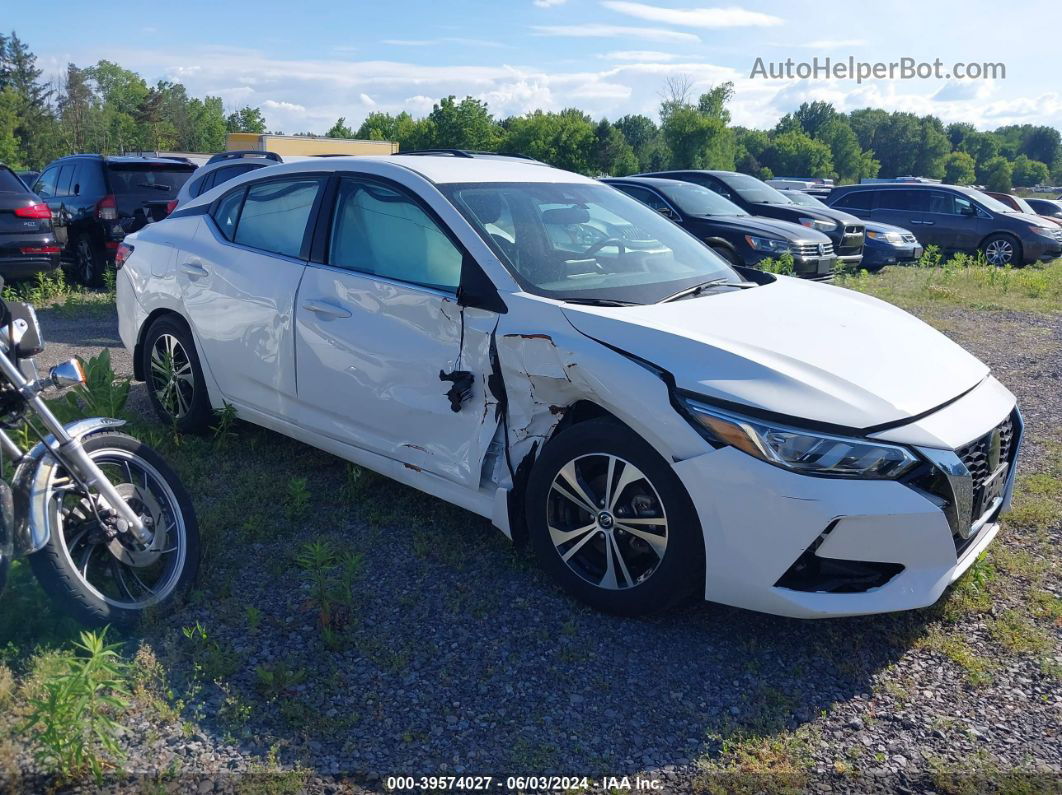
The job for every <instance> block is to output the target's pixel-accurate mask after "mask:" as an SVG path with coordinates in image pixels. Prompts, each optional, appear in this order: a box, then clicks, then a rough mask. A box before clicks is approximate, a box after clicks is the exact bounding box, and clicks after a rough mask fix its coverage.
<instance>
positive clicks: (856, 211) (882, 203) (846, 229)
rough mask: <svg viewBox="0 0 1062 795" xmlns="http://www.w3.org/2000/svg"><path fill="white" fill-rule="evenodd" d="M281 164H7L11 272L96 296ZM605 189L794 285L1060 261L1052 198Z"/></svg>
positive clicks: (688, 178) (273, 160) (690, 182)
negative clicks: (162, 226)
mask: <svg viewBox="0 0 1062 795" xmlns="http://www.w3.org/2000/svg"><path fill="white" fill-rule="evenodd" d="M414 154H417V153H414ZM420 154H425V155H440V156H451V157H452V156H458V157H465V156H471V157H492V156H494V157H496V155H491V154H490V153H481V152H467V151H464V150H426V151H424V152H422V153H420ZM300 159H301V158H300ZM280 162H282V158H281V157H280V156H279V155H277V154H275V153H272V152H260V151H236V152H222V153H220V154H217V155H214V156H213V157H211V158H210V160H209V161H208V162H207V163H206V164H205V165H203V166H200V167H198V168H197V167H196V166H195V164H193V163H191V162H190V161H187V160H183V159H175V158H165V157H142V156H103V155H71V156H68V157H63V158H60V159H58V160H56V161H54V162H53V163H51V164H49V165H48V166H47V167H46V168H45V169H44V171H42V172H39V173H38V172H23V173H21V174H15V173H14V172H12V171H11V170H10V169H8V168H6V167H0V235H2V237H0V274H2V275H3V276H4V277H5V278H6V279H8V280H11V279H18V278H24V277H28V276H32V275H33V274H34V273H36V272H38V271H41V270H49V269H54V268H56V267H58V265H59V264H60V261H63V262H64V263H65V265H66V267H67V269H68V271H69V273H70V274H71V276H72V277H73V278H74V279H76V280H77V281H80V282H82V283H84V284H87V285H90V286H99V285H100V284H102V281H103V275H104V273H105V271H106V269H107V267H108V266H109V265H112V264H113V263H114V259H115V255H116V252H117V250H118V246H119V244H120V243H121V241H122V240H123V239H124V238H125V236H126V235H127V234H130V233H131V232H135V231H136V230H138V229H141V228H143V227H144V226H146V225H147V224H149V223H152V222H154V221H159V220H161V219H163V218H165V217H166V216H168V215H169V214H170V213H171V212H173V210H174V209H175V208H176V207H178V206H180V205H181V204H183V203H186V202H187V201H189V200H190V199H193V198H196V197H198V196H199V195H201V194H202V193H204V192H206V191H208V190H210V189H211V188H213V187H215V186H217V185H221V184H223V183H225V182H227V181H228V180H231V179H233V178H234V177H237V176H239V175H241V174H245V173H247V172H248V171H252V170H256V169H259V168H266V167H268V166H272V165H276V164H278V163H280ZM28 180H32V181H31V182H29V181H28ZM603 181H604V182H606V183H607V184H609V185H612V186H613V187H615V188H617V189H618V190H620V191H622V192H624V193H626V194H628V195H630V196H632V197H634V198H635V199H638V200H639V201H641V202H643V203H644V204H647V205H649V206H650V207H652V208H653V209H655V210H657V211H659V212H660V213H662V214H663V215H665V216H666V217H668V218H670V219H671V220H672V221H674V222H675V223H677V224H678V225H680V226H682V227H683V228H684V229H686V230H687V231H689V232H691V233H692V234H694V235H695V236H696V237H697V238H698V239H700V240H702V241H703V242H705V243H706V244H707V245H709V246H710V247H711V248H712V249H713V250H714V251H715V252H716V253H717V254H719V255H720V256H721V257H723V258H724V259H725V260H727V262H729V263H731V264H734V265H745V266H750V267H756V266H758V265H760V264H761V263H762V262H763V261H764V260H766V259H768V258H770V259H778V258H779V257H781V256H783V255H786V254H788V255H789V256H791V257H792V260H793V267H794V272H795V274H796V275H798V276H801V277H803V278H809V279H817V280H829V279H831V278H832V277H833V274H834V272H835V270H836V269H837V266H838V265H843V266H846V267H848V268H863V269H866V270H870V271H875V270H879V269H881V268H883V267H885V266H886V265H899V264H905V263H910V262H914V261H916V260H917V259H918V258H919V257H920V256H921V255H922V252H923V247H924V246H927V245H934V246H936V247H938V248H939V249H941V250H942V251H943V252H945V253H951V252H966V253H973V252H977V251H980V252H982V253H983V254H984V256H985V258H986V259H987V261H988V262H990V263H991V264H993V265H999V266H1004V265H1015V266H1020V265H1023V264H1026V263H1031V262H1036V261H1040V260H1049V259H1053V258H1054V257H1058V256H1060V255H1062V202H1058V201H1050V200H1047V199H1028V200H1026V199H1022V198H1019V197H1017V196H1012V195H1008V194H994V193H985V192H981V191H978V190H975V189H972V188H963V187H958V186H953V185H939V184H921V183H882V184H868V185H849V186H844V187H839V188H832V187H829V186H828V187H826V188H825V189H820V190H817V191H812V190H807V189H796V188H795V187H790V188H784V187H783V189H778V188H776V187H773V186H772V185H769V184H767V183H765V182H763V181H761V180H759V179H756V178H755V177H752V176H749V175H747V174H739V173H735V172H729V171H705V170H688V171H665V172H658V173H654V174H640V175H636V176H630V177H622V178H607V179H604V180H603ZM793 184H794V185H797V183H793ZM813 194H814V195H813Z"/></svg>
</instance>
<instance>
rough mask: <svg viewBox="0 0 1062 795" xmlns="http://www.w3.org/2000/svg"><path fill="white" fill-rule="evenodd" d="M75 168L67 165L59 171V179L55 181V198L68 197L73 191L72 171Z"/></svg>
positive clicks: (70, 164)
mask: <svg viewBox="0 0 1062 795" xmlns="http://www.w3.org/2000/svg"><path fill="white" fill-rule="evenodd" d="M76 168H77V166H76V165H75V164H74V163H67V164H66V165H65V166H63V167H62V168H60V169H59V178H58V179H57V180H56V181H55V195H56V196H70V195H72V194H73V190H74V171H75V169H76Z"/></svg>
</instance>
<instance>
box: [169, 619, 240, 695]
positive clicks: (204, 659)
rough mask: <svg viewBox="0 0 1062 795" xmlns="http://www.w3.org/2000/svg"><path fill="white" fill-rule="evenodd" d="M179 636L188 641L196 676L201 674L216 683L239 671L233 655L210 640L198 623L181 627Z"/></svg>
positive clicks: (204, 629) (227, 649) (237, 661)
mask: <svg viewBox="0 0 1062 795" xmlns="http://www.w3.org/2000/svg"><path fill="white" fill-rule="evenodd" d="M181 634H182V635H184V637H185V638H186V639H187V640H188V641H189V644H190V647H191V648H190V653H191V658H192V663H193V665H194V669H195V671H196V673H197V674H202V675H203V676H205V677H206V678H207V679H208V680H209V681H216V680H219V679H224V678H225V677H227V676H231V675H232V674H234V673H235V672H236V671H237V670H239V667H240V663H239V660H238V659H237V657H236V655H235V653H233V652H232V651H231V650H230V649H229V648H227V647H226V646H222V644H220V643H219V642H218V641H215V640H212V639H211V638H210V635H209V634H208V633H207V630H206V627H204V626H203V625H202V624H200V623H199V622H198V621H196V622H195V626H192V627H183V628H182V629H181Z"/></svg>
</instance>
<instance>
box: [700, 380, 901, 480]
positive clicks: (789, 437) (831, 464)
mask: <svg viewBox="0 0 1062 795" xmlns="http://www.w3.org/2000/svg"><path fill="white" fill-rule="evenodd" d="M685 403H686V407H687V408H688V409H689V410H690V416H691V417H692V418H693V420H694V422H695V423H696V425H697V426H698V427H699V429H700V430H701V431H702V432H703V433H704V434H705V435H706V436H707V437H708V438H709V439H710V440H711V441H714V442H716V443H717V444H723V445H730V446H731V447H736V448H737V449H738V450H741V451H742V452H745V453H748V454H749V455H751V456H753V457H755V458H758V459H760V460H761V461H766V462H767V463H768V464H773V465H775V466H778V467H782V468H783V469H788V470H790V471H792V472H799V473H801V474H804V475H826V476H830V477H839V478H867V479H873V480H891V479H894V478H898V477H900V476H901V475H903V474H904V473H905V472H908V471H909V470H910V469H911V468H912V467H914V466H916V465H917V464H918V459H917V458H916V457H915V455H914V454H913V453H911V452H910V451H909V450H907V449H906V448H904V447H898V446H895V445H891V444H880V443H878V442H874V441H872V440H870V439H849V438H846V437H844V436H832V435H830V434H825V433H815V432H813V431H807V430H804V429H802V428H789V427H785V426H782V425H776V424H773V423H767V422H764V421H763V420H755V419H751V418H749V417H739V416H737V415H733V414H727V413H725V412H721V411H719V410H718V409H715V408H712V407H710V406H706V405H705V404H703V403H698V402H697V401H695V400H689V399H687V400H686V401H685Z"/></svg>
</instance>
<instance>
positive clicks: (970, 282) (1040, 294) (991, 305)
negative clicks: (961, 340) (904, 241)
mask: <svg viewBox="0 0 1062 795" xmlns="http://www.w3.org/2000/svg"><path fill="white" fill-rule="evenodd" d="M834 283H835V284H837V285H839V286H841V287H848V288H851V289H853V290H859V291H860V292H864V293H869V294H871V295H874V296H876V297H878V298H881V299H883V300H885V301H888V302H890V303H893V304H896V305H897V306H900V307H903V308H904V309H909V310H919V309H928V308H932V307H938V306H959V307H965V308H969V309H979V310H1013V311H1022V312H1039V313H1047V314H1054V313H1060V312H1062V260H1055V261H1054V262H1051V263H1049V264H1047V265H1029V266H1026V267H1024V268H995V267H992V266H989V265H981V264H978V263H977V262H976V261H975V260H972V259H970V258H960V259H959V260H958V261H956V260H951V261H950V262H949V263H947V264H945V265H943V266H942V267H934V268H930V267H918V266H910V267H888V268H885V269H884V270H883V271H882V272H880V273H877V274H868V273H867V272H866V271H861V272H860V273H858V274H854V275H849V274H842V275H839V276H838V277H837V279H836V281H835V282H834Z"/></svg>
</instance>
